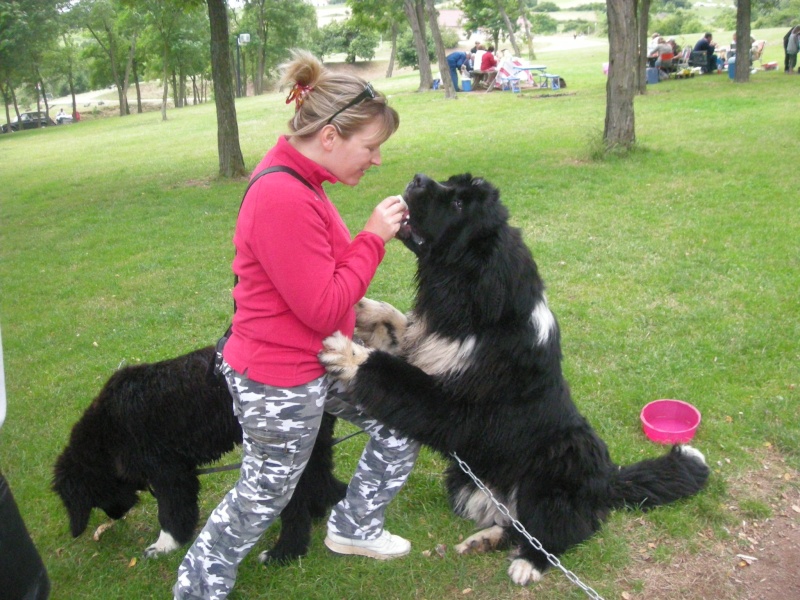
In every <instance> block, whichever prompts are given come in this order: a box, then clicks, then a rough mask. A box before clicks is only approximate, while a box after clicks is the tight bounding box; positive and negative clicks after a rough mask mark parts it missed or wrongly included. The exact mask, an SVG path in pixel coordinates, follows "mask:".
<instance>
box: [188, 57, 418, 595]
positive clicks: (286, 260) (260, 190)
mask: <svg viewBox="0 0 800 600" xmlns="http://www.w3.org/2000/svg"><path fill="white" fill-rule="evenodd" d="M282 68H283V78H282V84H290V85H292V90H291V93H290V94H289V97H288V98H287V100H286V102H287V103H290V102H291V101H292V100H294V101H295V115H294V117H293V118H292V119H291V120H290V121H289V129H290V131H291V133H290V134H289V135H286V136H284V137H281V138H280V139H279V140H278V142H277V144H276V145H275V146H274V147H273V148H272V149H271V150H270V151H269V152H268V153H267V155H266V156H265V157H264V159H263V160H262V161H261V164H259V165H258V167H256V169H255V171H254V174H255V173H259V172H260V171H262V170H263V169H265V168H267V167H270V166H274V165H281V166H285V167H290V168H291V169H293V170H294V171H295V172H296V174H297V175H299V176H300V178H302V180H303V181H301V180H298V179H297V178H295V177H294V176H293V175H292V174H288V173H285V172H277V173H270V174H268V175H265V176H263V177H261V178H260V179H258V181H257V182H256V183H254V184H253V185H252V186H251V187H250V190H249V191H248V192H247V193H246V195H245V199H244V202H243V203H242V207H241V211H240V213H239V217H238V219H237V223H236V231H235V234H234V238H233V242H234V245H235V247H236V256H235V258H234V260H233V271H234V273H235V274H236V276H237V277H238V283H237V284H236V286H235V287H234V290H233V297H234V300H235V302H236V312H235V314H234V317H233V333H232V335H231V337H230V339H229V340H228V342H227V344H226V345H225V348H224V353H223V358H224V361H223V364H222V371H223V373H224V375H225V377H226V379H227V382H228V387H229V388H230V390H231V394H232V396H233V404H234V412H235V413H236V414H237V416H238V418H239V421H240V423H241V424H242V430H243V434H244V435H243V437H244V440H243V445H242V448H243V453H244V456H243V459H242V469H241V474H240V477H239V481H238V482H237V483H236V486H235V487H234V488H233V489H232V490H231V491H230V492H228V494H227V495H226V496H225V498H224V499H223V500H222V502H221V503H220V504H219V506H218V507H217V508H216V509H215V510H214V512H213V513H212V514H211V516H210V517H209V519H208V522H207V523H206V526H205V527H204V529H203V531H202V532H201V533H200V535H199V536H198V537H197V540H196V541H195V543H194V545H193V546H192V547H191V548H190V550H189V552H188V553H187V555H186V557H185V558H184V560H183V562H182V563H181V565H180V568H179V570H178V581H177V583H176V584H175V586H174V588H173V592H174V594H175V597H176V598H179V599H184V598H216V599H219V598H225V597H226V596H227V595H228V593H229V592H230V590H231V589H232V588H233V585H234V582H235V580H236V572H237V569H238V565H239V563H240V562H241V561H242V560H243V559H244V557H245V556H246V555H247V553H248V551H249V550H250V549H251V548H252V547H253V545H255V543H256V542H257V541H258V539H259V538H260V537H261V535H262V534H263V532H264V531H265V530H266V529H267V528H268V527H269V526H270V524H272V523H273V521H274V520H275V519H276V518H277V517H278V516H279V515H280V513H281V511H282V510H283V508H284V507H285V506H286V504H287V503H288V501H289V499H290V498H291V495H292V492H293V490H294V488H295V485H296V484H297V481H298V479H299V478H300V475H301V474H302V472H303V469H304V468H305V465H306V463H307V461H308V458H309V456H310V454H311V450H312V447H313V445H314V440H315V438H316V435H317V431H318V428H319V424H320V420H321V418H322V414H323V411H327V412H329V413H332V414H335V415H337V416H338V417H341V418H344V419H347V420H348V421H350V422H352V423H355V424H356V425H358V426H359V427H361V428H362V429H364V430H366V431H367V433H369V435H370V440H369V442H368V443H367V446H366V448H365V449H364V453H363V455H362V457H361V460H360V462H359V465H358V468H357V470H356V473H355V475H354V476H353V479H352V481H351V482H350V485H349V487H348V490H347V495H346V497H345V498H344V499H343V500H342V501H341V502H340V503H339V504H338V505H336V506H335V507H334V508H333V510H332V512H331V516H330V519H329V521H328V535H327V537H326V539H325V545H326V546H328V548H329V549H330V550H332V551H333V552H336V553H339V554H356V555H361V556H368V557H371V558H378V559H387V558H395V557H399V556H404V555H406V554H408V552H409V551H410V548H411V544H410V543H409V542H408V541H407V540H404V539H403V538H401V537H399V536H396V535H392V534H391V533H389V532H388V531H387V530H386V529H384V527H383V522H384V512H385V510H386V506H387V504H388V503H389V501H391V499H392V498H394V496H395V495H396V494H397V492H398V491H399V489H400V488H401V487H402V485H403V484H404V483H405V480H406V479H407V477H408V474H409V472H410V471H411V468H412V467H413V465H414V461H415V460H416V457H417V454H418V453H419V445H418V444H417V443H416V442H411V441H409V440H406V439H404V438H402V437H400V436H399V435H395V433H394V432H393V431H391V430H389V429H387V428H386V427H384V426H383V425H381V424H380V423H377V422H375V420H374V419H369V418H367V416H366V415H365V414H363V413H361V412H360V411H359V410H358V409H357V408H355V407H354V406H352V405H350V404H348V403H347V402H345V401H344V400H343V399H342V396H341V393H340V391H341V390H339V389H338V388H336V387H334V386H331V385H329V383H328V380H327V378H326V377H325V370H324V368H323V367H322V366H321V365H320V363H319V361H318V360H317V353H318V352H319V351H320V350H321V349H322V340H323V339H324V338H325V337H327V336H329V335H330V334H332V333H334V332H335V331H337V330H338V331H342V332H343V333H345V335H348V336H351V335H352V334H353V330H354V327H355V312H354V308H353V307H354V305H355V303H356V302H357V301H358V300H359V299H361V298H362V297H363V296H364V294H365V293H366V290H367V287H368V286H369V283H370V280H371V279H372V277H373V276H374V275H375V271H376V269H377V268H378V264H379V263H380V262H381V259H382V258H383V256H384V252H385V250H384V245H385V244H386V243H387V242H388V241H389V240H391V239H392V238H393V237H394V235H395V234H396V233H397V231H398V229H399V227H400V221H401V220H402V218H403V214H404V212H405V204H404V203H403V201H402V199H401V198H399V197H398V196H391V197H389V198H386V199H384V200H383V201H382V202H380V203H379V204H378V205H377V207H376V208H375V209H374V210H373V212H372V215H371V216H370V218H369V219H368V221H367V223H366V225H365V226H364V229H363V230H362V231H361V232H360V233H359V234H358V235H356V236H355V238H353V239H352V240H351V238H350V234H349V232H348V230H347V228H346V226H345V224H344V222H343V221H342V218H341V217H340V215H339V213H338V212H337V210H336V208H335V207H334V206H333V204H331V202H330V201H329V200H328V198H327V197H326V195H325V191H324V190H323V188H322V182H324V181H328V182H330V183H336V182H339V181H340V182H342V183H344V184H345V185H351V186H353V185H356V184H357V183H358V182H359V181H360V179H361V177H362V176H363V175H364V173H365V172H366V171H367V170H368V169H369V168H370V167H371V166H372V165H379V164H380V163H381V153H380V147H381V144H383V142H385V141H386V140H387V139H388V138H389V136H391V135H392V134H393V133H394V132H395V131H396V130H397V127H398V126H399V117H398V115H397V113H396V112H395V110H394V109H392V108H390V107H389V106H388V104H387V102H386V98H385V97H384V96H383V95H381V94H379V93H378V92H375V91H374V90H373V89H372V86H371V85H369V84H367V83H366V82H364V81H363V80H362V79H360V78H358V77H356V76H353V75H345V74H337V73H333V72H330V71H328V70H326V69H325V68H324V67H323V66H322V65H321V64H320V62H319V61H318V60H317V59H316V58H314V57H313V56H312V55H311V54H309V53H307V52H296V53H295V54H294V57H293V60H292V61H291V62H289V63H288V64H286V65H283V67H282ZM307 186H310V188H311V189H309V187H307Z"/></svg>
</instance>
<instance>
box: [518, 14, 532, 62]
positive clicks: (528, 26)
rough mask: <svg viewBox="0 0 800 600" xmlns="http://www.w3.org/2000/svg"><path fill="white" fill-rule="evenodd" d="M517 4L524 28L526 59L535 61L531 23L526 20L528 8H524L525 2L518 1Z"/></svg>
mask: <svg viewBox="0 0 800 600" xmlns="http://www.w3.org/2000/svg"><path fill="white" fill-rule="evenodd" d="M518 4H519V14H520V16H521V17H522V23H523V25H524V26H525V38H526V39H527V40H528V58H529V59H531V60H536V52H534V51H533V32H532V31H531V22H530V20H528V7H527V6H525V0H518Z"/></svg>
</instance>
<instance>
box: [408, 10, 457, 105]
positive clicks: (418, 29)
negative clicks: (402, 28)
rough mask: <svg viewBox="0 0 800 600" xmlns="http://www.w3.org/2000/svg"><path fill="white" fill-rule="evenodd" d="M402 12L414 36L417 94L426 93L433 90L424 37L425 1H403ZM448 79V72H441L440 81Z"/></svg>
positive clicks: (429, 62)
mask: <svg viewBox="0 0 800 600" xmlns="http://www.w3.org/2000/svg"><path fill="white" fill-rule="evenodd" d="M403 10H404V11H405V13H406V17H407V18H408V22H409V23H410V24H411V31H412V32H413V35H414V45H415V46H416V47H417V57H418V59H419V88H418V89H417V91H419V92H427V91H428V90H430V89H431V88H433V73H432V72H431V59H430V57H429V56H428V45H427V42H426V35H425V1H424V0H403ZM449 78H450V71H449V70H448V69H445V70H444V71H442V79H443V80H445V81H446V80H447V79H449Z"/></svg>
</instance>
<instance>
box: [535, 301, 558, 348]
mask: <svg viewBox="0 0 800 600" xmlns="http://www.w3.org/2000/svg"><path fill="white" fill-rule="evenodd" d="M531 322H532V323H533V327H534V328H535V329H536V343H537V344H539V345H540V346H541V345H543V344H546V343H547V340H549V339H550V336H551V335H553V333H554V332H555V330H556V318H555V317H554V316H553V313H552V311H551V310H550V307H549V306H547V298H544V297H543V298H542V300H541V301H540V302H539V303H538V304H537V305H536V306H535V307H534V309H533V312H532V313H531Z"/></svg>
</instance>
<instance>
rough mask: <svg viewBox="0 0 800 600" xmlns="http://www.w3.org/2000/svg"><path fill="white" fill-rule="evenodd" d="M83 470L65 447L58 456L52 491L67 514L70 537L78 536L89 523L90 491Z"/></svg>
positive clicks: (90, 509)
mask: <svg viewBox="0 0 800 600" xmlns="http://www.w3.org/2000/svg"><path fill="white" fill-rule="evenodd" d="M84 476H85V470H84V469H82V468H81V466H80V465H79V464H78V463H77V462H76V461H75V460H74V459H73V457H72V454H71V452H70V449H69V448H67V449H66V450H64V452H63V453H62V454H61V456H59V457H58V460H57V461H56V466H55V469H54V476H53V491H54V492H56V493H57V494H58V495H59V496H60V498H61V501H62V502H63V503H64V507H65V508H66V509H67V514H68V515H69V529H70V532H71V533H72V537H78V536H79V535H80V534H81V533H83V531H84V530H85V529H86V526H87V525H88V524H89V516H90V515H91V513H92V506H93V502H92V497H91V491H90V489H89V487H88V486H87V484H86V483H85V482H84V479H83V478H84Z"/></svg>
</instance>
